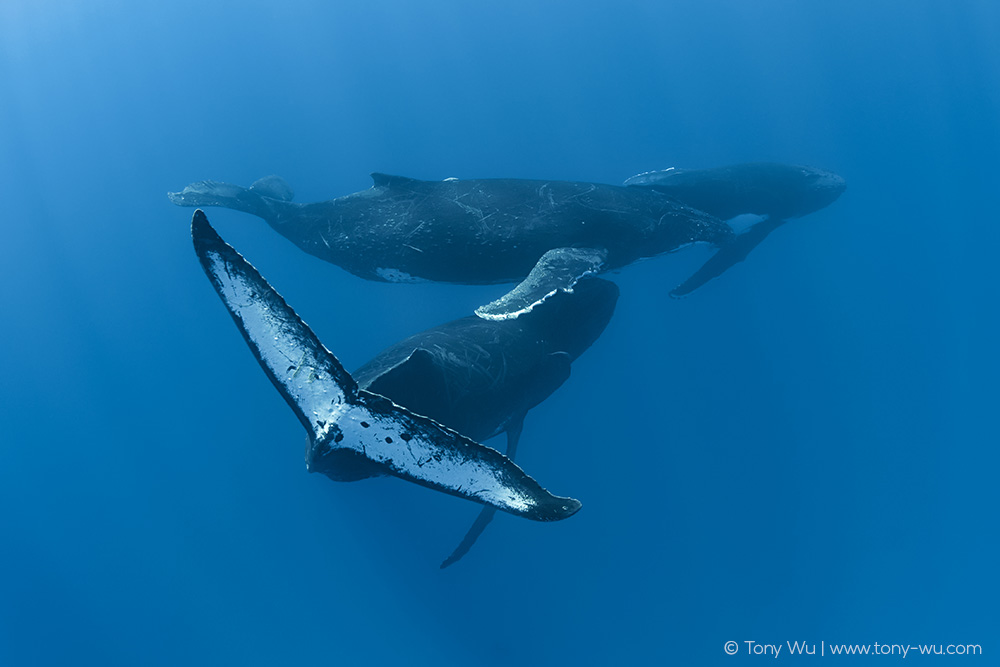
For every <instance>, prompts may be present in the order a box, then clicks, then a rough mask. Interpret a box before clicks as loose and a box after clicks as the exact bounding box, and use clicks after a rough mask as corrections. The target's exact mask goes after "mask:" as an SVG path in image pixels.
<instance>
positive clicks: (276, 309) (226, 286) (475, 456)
mask: <svg viewBox="0 0 1000 667" xmlns="http://www.w3.org/2000/svg"><path fill="white" fill-rule="evenodd" d="M191 236H192V240H193V242H194V248H195V252H196V253H197V255H198V259H199V260H200V262H201V265H202V268H203V269H204V270H205V273H206V275H207V276H208V278H209V280H210V282H211V283H212V286H213V287H214V288H215V290H216V292H217V293H218V294H219V297H220V298H221V299H222V302H223V303H224V304H225V306H226V308H227V310H228V311H229V314H230V315H231V316H232V318H233V321H234V322H235V323H236V325H237V328H239V330H240V333H241V334H242V335H243V338H244V340H245V341H246V342H247V345H248V346H249V347H250V350H251V351H252V352H253V354H254V357H256V359H257V361H258V362H259V363H260V365H261V368H262V369H263V370H264V372H265V373H266V374H267V376H268V378H269V379H270V380H271V382H272V384H274V386H275V388H276V389H277V390H278V392H279V393H280V394H281V395H282V397H283V398H284V399H285V401H286V402H287V403H288V405H289V407H291V409H292V411H293V412H294V413H295V415H296V416H297V417H298V419H299V421H300V422H301V423H302V425H303V426H304V427H305V429H306V432H307V433H308V436H309V445H308V448H307V452H306V465H307V468H308V470H309V471H310V472H321V473H324V474H326V475H327V476H328V477H330V478H332V479H335V480H352V479H360V478H362V477H368V476H371V475H373V474H383V475H385V474H388V475H394V476H396V477H399V478H401V479H405V480H408V481H411V482H415V483H417V484H421V485H423V486H427V487H429V488H432V489H435V490H438V491H442V492H444V493H449V494H452V495H455V496H460V497H462V498H467V499H469V500H475V501H477V502H480V503H483V504H485V505H488V506H491V507H494V508H496V509H499V510H503V511H505V512H509V513H511V514H515V515H518V516H522V517H525V518H528V519H533V520H536V521H557V520H560V519H565V518H567V517H569V516H572V515H573V514H575V513H576V512H577V510H579V509H580V502H579V501H577V500H574V499H572V498H560V497H558V496H554V495H552V494H551V493H549V492H548V491H546V490H545V489H543V488H542V487H541V486H540V485H539V484H538V482H536V481H535V480H534V479H532V478H531V477H529V476H528V475H527V474H525V472H524V471H523V470H521V468H519V467H518V466H517V465H515V464H514V463H513V462H512V461H511V460H510V459H508V458H507V457H505V456H504V455H502V454H500V453H499V452H497V451H496V450H494V449H491V448H490V447H486V446H484V445H481V444H479V443H478V442H475V441H474V440H471V439H470V438H468V437H466V436H464V435H461V434H459V433H458V432H456V431H453V430H451V429H450V428H447V427H445V426H443V425H441V424H439V423H438V422H436V421H434V420H433V419H430V418H428V417H425V416H423V415H419V414H416V413H414V412H412V411H410V410H407V409H406V408H404V407H401V406H399V405H396V404H395V403H393V402H392V401H391V400H390V399H388V398H386V397H384V396H381V395H379V394H376V393H373V392H370V391H367V390H365V389H363V388H361V387H360V386H359V385H358V383H357V382H356V380H355V379H354V378H353V377H351V375H350V374H349V373H347V372H346V371H345V370H344V368H343V366H341V364H340V362H339V361H338V360H337V358H336V357H334V356H333V354H331V353H330V351H329V350H327V349H326V348H325V347H324V346H323V344H322V343H320V341H319V339H318V338H317V337H316V335H315V334H314V333H313V332H312V330H311V329H310V328H309V327H308V326H307V325H306V324H305V323H304V322H303V321H302V320H301V319H300V318H299V317H298V315H296V314H295V311H293V310H292V309H291V308H290V307H289V306H288V304H287V303H285V301H284V299H282V297H281V295H279V294H278V293H277V292H276V291H275V290H274V289H273V288H272V287H271V286H270V285H269V284H268V283H267V281H266V280H264V278H263V277H262V276H261V275H260V273H258V272H257V270H256V269H254V268H253V267H252V266H251V265H250V263H249V262H247V261H246V260H245V259H243V257H242V256H241V255H240V254H239V253H238V252H236V251H235V250H234V249H233V248H232V247H231V246H230V245H228V244H227V243H226V242H225V241H223V240H222V238H221V237H220V236H219V235H218V234H217V233H216V232H215V230H214V229H212V227H211V225H210V224H209V222H208V219H207V218H206V217H205V214H204V213H202V212H201V211H200V210H198V211H195V213H194V217H193V219H192V222H191Z"/></svg>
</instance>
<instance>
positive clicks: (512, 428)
mask: <svg viewBox="0 0 1000 667" xmlns="http://www.w3.org/2000/svg"><path fill="white" fill-rule="evenodd" d="M523 428H524V415H521V416H520V417H518V418H517V419H515V420H514V421H512V422H511V423H510V424H509V425H508V426H507V458H509V459H510V460H511V461H513V460H514V455H515V454H517V443H518V442H519V441H520V440H521V430H522V429H523ZM496 513H497V511H496V509H495V508H493V507H489V506H487V507H484V508H483V509H482V510H480V511H479V515H478V516H477V517H476V520H475V521H473V522H472V525H471V526H470V527H469V530H468V532H467V533H465V537H463V538H462V541H461V542H459V544H458V546H457V547H455V550H454V551H452V552H451V555H450V556H448V557H447V558H445V559H444V561H443V562H442V563H441V569H442V570H443V569H444V568H446V567H448V566H449V565H454V564H455V563H457V562H458V561H460V560H461V559H462V556H464V555H465V554H467V553H469V549H471V548H472V545H473V544H475V543H476V540H478V539H479V536H480V535H482V534H483V531H484V530H486V526H488V525H489V523H490V521H492V520H493V516H494V515H495V514H496Z"/></svg>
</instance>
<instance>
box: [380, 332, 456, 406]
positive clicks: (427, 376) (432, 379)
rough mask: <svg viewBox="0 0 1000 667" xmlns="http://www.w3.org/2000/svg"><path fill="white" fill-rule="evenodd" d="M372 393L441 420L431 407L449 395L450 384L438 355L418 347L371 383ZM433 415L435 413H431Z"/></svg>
mask: <svg viewBox="0 0 1000 667" xmlns="http://www.w3.org/2000/svg"><path fill="white" fill-rule="evenodd" d="M367 389H368V391H370V392H372V393H375V394H381V395H382V396H389V397H391V398H392V400H393V401H394V402H395V403H399V404H400V405H405V406H407V407H408V408H410V409H411V410H413V411H414V412H416V413H417V414H422V415H424V416H425V417H430V418H432V419H439V418H440V417H439V416H438V415H436V414H433V413H434V412H435V410H433V409H430V408H431V406H433V405H434V404H435V402H436V401H437V400H438V399H439V398H440V397H442V396H446V395H447V383H446V381H445V376H444V374H443V373H442V372H441V368H440V367H439V366H438V365H437V364H436V363H434V355H433V354H431V353H430V352H428V351H427V350H425V349H423V348H421V347H418V348H417V349H415V350H414V351H413V352H411V353H410V356H408V357H407V358H406V359H404V360H403V361H401V362H399V363H398V364H396V365H395V366H393V367H392V368H390V369H389V370H387V371H386V372H384V373H382V374H381V375H379V376H378V377H377V378H375V379H374V380H372V381H371V383H369V385H368V387H367ZM428 413H431V414H428Z"/></svg>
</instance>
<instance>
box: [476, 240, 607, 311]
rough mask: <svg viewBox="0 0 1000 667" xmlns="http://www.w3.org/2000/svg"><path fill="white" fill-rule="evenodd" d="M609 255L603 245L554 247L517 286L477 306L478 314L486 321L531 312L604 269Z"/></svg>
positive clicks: (570, 290)
mask: <svg viewBox="0 0 1000 667" xmlns="http://www.w3.org/2000/svg"><path fill="white" fill-rule="evenodd" d="M607 256H608V253H607V250H604V249H603V248H553V249H552V250H549V251H548V252H547V253H545V254H544V255H542V257H541V259H539V260H538V263H537V264H535V267H534V268H533V269H531V273H529V274H528V277H527V278H525V279H524V280H522V281H521V282H520V283H519V284H518V285H517V287H515V288H514V289H512V290H511V291H509V292H507V293H506V294H504V295H503V296H502V297H500V298H499V299H497V300H496V301H493V302H491V303H488V304H486V305H485V306H480V307H479V308H477V309H476V315H478V316H479V317H481V318H483V319H485V320H510V319H514V318H515V317H518V316H520V315H523V314H524V313H529V312H531V310H532V309H533V308H535V306H538V305H539V304H541V303H543V302H544V301H545V300H546V299H548V298H549V297H551V296H553V295H555V294H556V293H558V292H560V291H563V292H572V291H573V286H574V285H576V284H577V283H578V282H579V281H580V280H581V279H582V278H584V277H586V276H589V275H592V274H594V273H597V272H599V271H600V270H601V269H602V267H603V266H604V262H605V260H606V259H607Z"/></svg>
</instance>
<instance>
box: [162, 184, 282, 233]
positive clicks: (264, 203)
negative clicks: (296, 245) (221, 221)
mask: <svg viewBox="0 0 1000 667" xmlns="http://www.w3.org/2000/svg"><path fill="white" fill-rule="evenodd" d="M294 196H295V193H294V192H293V191H292V188H291V187H290V186H289V185H288V183H286V182H285V180H284V179H283V178H281V177H280V176H265V177H264V178H261V179H258V180H256V181H254V182H253V184H252V185H251V186H250V187H249V188H244V187H242V186H240V185H233V184H232V183H222V182H220V181H198V182H196V183H192V184H191V185H189V186H187V187H186V188H184V189H183V190H181V191H180V192H168V193H167V198H169V199H170V201H171V202H173V203H174V204H176V205H177V206H190V207H202V206H222V207H224V208H231V209H233V210H235V211H241V212H243V213H249V214H251V215H256V216H257V217H259V218H263V219H264V220H267V221H268V222H276V221H277V220H278V219H279V218H280V216H281V214H282V213H284V212H285V211H286V210H288V209H289V208H297V207H298V206H299V204H294V203H292V198H293V197H294Z"/></svg>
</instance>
